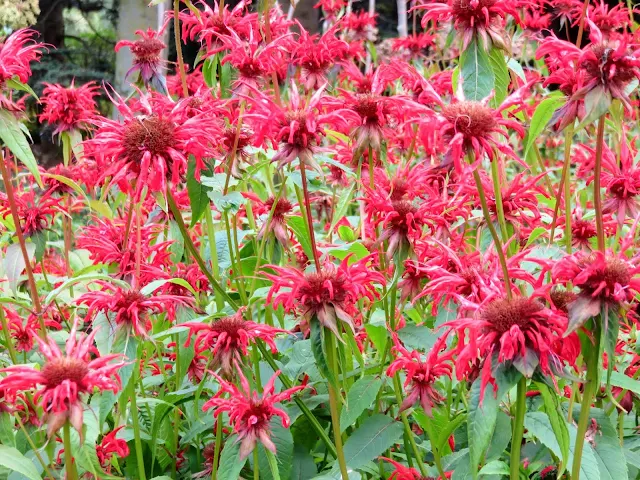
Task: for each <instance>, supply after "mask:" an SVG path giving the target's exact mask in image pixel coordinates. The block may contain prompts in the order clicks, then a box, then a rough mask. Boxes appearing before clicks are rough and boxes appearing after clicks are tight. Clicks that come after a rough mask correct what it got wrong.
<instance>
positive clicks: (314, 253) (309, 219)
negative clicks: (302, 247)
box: [300, 161, 320, 273]
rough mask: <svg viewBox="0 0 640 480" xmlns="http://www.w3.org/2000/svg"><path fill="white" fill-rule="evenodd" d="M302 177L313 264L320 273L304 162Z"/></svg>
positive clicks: (301, 170) (301, 171)
mask: <svg viewBox="0 0 640 480" xmlns="http://www.w3.org/2000/svg"><path fill="white" fill-rule="evenodd" d="M300 176H301V177H302V192H303V194H304V207H305V209H306V211H307V224H308V225H309V239H310V240H311V249H312V250H313V262H314V263H315V265H316V272H318V273H320V258H319V257H318V249H317V248H316V235H315V232H314V230H313V216H312V215H311V201H310V200H309V188H308V186H307V174H306V168H305V165H304V162H303V161H300Z"/></svg>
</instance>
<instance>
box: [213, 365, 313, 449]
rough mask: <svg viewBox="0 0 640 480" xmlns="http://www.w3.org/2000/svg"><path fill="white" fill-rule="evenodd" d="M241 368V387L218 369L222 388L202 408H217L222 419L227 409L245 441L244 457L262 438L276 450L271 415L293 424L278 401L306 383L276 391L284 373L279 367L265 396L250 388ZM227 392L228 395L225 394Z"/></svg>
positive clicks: (284, 424)
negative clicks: (278, 380) (277, 380)
mask: <svg viewBox="0 0 640 480" xmlns="http://www.w3.org/2000/svg"><path fill="white" fill-rule="evenodd" d="M237 371H238V376H239V377H240V388H238V387H237V386H236V385H234V384H233V383H229V382H227V381H225V380H223V379H222V378H220V377H219V376H218V375H216V374H215V373H213V374H212V375H213V376H214V377H215V378H216V380H218V382H219V383H220V390H219V391H218V393H217V394H216V396H214V397H213V398H211V399H210V400H209V401H207V402H206V403H205V404H204V405H203V407H202V409H203V410H205V411H206V410H209V409H214V412H213V415H214V416H215V417H216V418H218V421H219V420H220V418H219V416H220V414H221V413H223V412H227V414H228V415H229V422H230V423H231V424H233V430H234V432H235V433H236V434H237V435H238V439H239V440H240V442H241V444H240V458H241V459H244V458H246V457H247V456H248V455H249V454H250V453H251V452H252V451H253V449H254V448H255V447H256V445H257V443H258V441H260V443H262V445H263V446H264V448H266V449H267V450H269V451H270V452H272V453H274V454H275V453H276V446H275V444H274V443H273V441H272V440H271V426H270V423H271V419H272V418H273V417H276V416H277V417H280V418H281V420H282V426H283V427H285V428H288V427H289V416H288V415H287V414H286V412H285V411H284V410H282V409H281V408H278V407H276V406H275V405H276V404H277V403H280V402H282V401H283V400H289V399H290V398H291V396H292V395H293V394H294V393H296V392H299V391H300V390H303V389H304V388H306V387H305V386H304V385H299V386H297V387H292V388H289V389H288V390H284V391H282V392H280V393H276V394H274V385H275V381H276V378H278V375H280V370H278V371H277V372H276V373H275V374H274V375H273V377H271V379H270V380H269V381H268V382H267V384H266V385H265V387H264V390H263V392H262V396H258V393H257V392H255V391H254V392H252V391H251V390H250V388H249V382H248V381H247V379H246V377H245V376H244V375H243V374H242V370H241V369H240V368H238V369H237ZM225 395H227V398H224V396H225Z"/></svg>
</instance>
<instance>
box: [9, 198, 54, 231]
mask: <svg viewBox="0 0 640 480" xmlns="http://www.w3.org/2000/svg"><path fill="white" fill-rule="evenodd" d="M15 200H16V204H17V207H18V216H19V217H20V223H21V226H22V233H23V234H24V236H25V237H31V236H32V235H36V234H38V233H40V232H42V231H44V230H46V229H47V228H48V227H49V226H50V225H51V223H52V222H53V216H54V215H55V214H56V213H58V212H61V211H62V207H61V206H60V199H59V198H53V197H51V192H47V193H45V194H44V195H42V196H41V197H39V198H38V197H36V194H35V192H34V191H33V190H29V191H26V192H22V193H19V194H18V195H16V196H15ZM0 215H2V216H3V217H4V218H7V217H8V216H9V215H11V210H10V208H9V201H8V199H7V197H6V195H5V194H3V193H0Z"/></svg>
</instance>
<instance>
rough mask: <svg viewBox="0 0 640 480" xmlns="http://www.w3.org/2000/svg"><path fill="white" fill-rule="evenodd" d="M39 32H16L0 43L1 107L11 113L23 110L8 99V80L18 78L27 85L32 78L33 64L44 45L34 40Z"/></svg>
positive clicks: (38, 57) (22, 30)
mask: <svg viewBox="0 0 640 480" xmlns="http://www.w3.org/2000/svg"><path fill="white" fill-rule="evenodd" d="M37 35H38V32H36V31H35V30H31V29H21V30H16V31H15V32H13V33H12V34H11V35H9V36H8V37H6V38H5V39H4V40H3V41H2V42H0V107H1V108H3V109H5V110H10V111H14V112H16V111H22V110H23V108H22V107H21V106H20V105H18V104H16V103H14V102H13V101H12V100H11V97H10V96H9V97H7V96H6V95H5V93H4V90H5V89H6V88H7V86H6V83H7V80H11V79H12V78H17V79H18V80H19V81H20V82H22V83H26V82H27V81H28V80H29V77H30V76H31V65H30V64H31V62H33V61H38V60H39V59H40V56H41V55H42V50H43V48H44V45H43V44H42V43H38V42H36V41H35V40H34V37H36V36H37Z"/></svg>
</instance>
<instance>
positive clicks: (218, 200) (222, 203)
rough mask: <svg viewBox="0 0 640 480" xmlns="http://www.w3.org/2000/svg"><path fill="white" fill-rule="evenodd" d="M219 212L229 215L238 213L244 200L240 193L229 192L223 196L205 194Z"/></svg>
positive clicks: (213, 192) (214, 193)
mask: <svg viewBox="0 0 640 480" xmlns="http://www.w3.org/2000/svg"><path fill="white" fill-rule="evenodd" d="M207 195H208V196H209V198H210V199H211V200H212V201H213V204H214V205H215V206H216V208H217V209H218V211H219V212H227V213H231V214H235V213H238V210H240V207H241V206H242V205H243V204H244V202H245V199H244V197H243V196H242V194H241V193H240V192H229V193H227V194H226V195H223V194H222V193H221V192H215V191H210V192H208V193H207Z"/></svg>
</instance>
